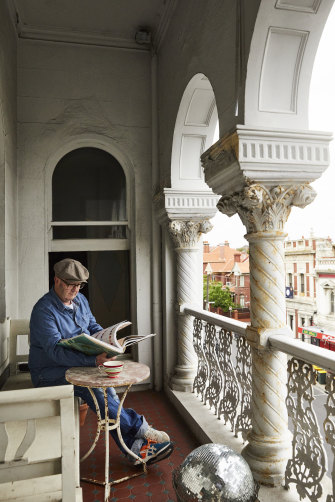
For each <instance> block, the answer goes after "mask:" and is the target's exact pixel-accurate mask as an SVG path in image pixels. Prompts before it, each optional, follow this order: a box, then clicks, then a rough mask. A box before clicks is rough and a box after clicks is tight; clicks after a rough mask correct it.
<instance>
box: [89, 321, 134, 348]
mask: <svg viewBox="0 0 335 502" xmlns="http://www.w3.org/2000/svg"><path fill="white" fill-rule="evenodd" d="M130 324H131V322H130V321H121V322H118V323H117V324H113V326H110V327H108V328H105V329H102V330H101V331H98V332H97V333H94V334H93V335H92V336H93V337H94V338H96V339H97V340H102V341H104V342H106V343H109V344H110V345H113V346H114V347H118V348H119V349H121V348H122V345H121V344H120V341H119V340H117V338H116V336H117V332H118V331H119V330H120V329H123V328H125V327H126V326H129V325H130Z"/></svg>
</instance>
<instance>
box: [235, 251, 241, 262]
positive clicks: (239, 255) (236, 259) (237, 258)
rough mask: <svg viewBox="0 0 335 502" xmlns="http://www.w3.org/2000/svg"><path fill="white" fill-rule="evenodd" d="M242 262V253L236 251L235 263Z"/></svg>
mask: <svg viewBox="0 0 335 502" xmlns="http://www.w3.org/2000/svg"><path fill="white" fill-rule="evenodd" d="M240 262H241V253H234V263H240Z"/></svg>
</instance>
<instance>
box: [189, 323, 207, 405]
mask: <svg viewBox="0 0 335 502" xmlns="http://www.w3.org/2000/svg"><path fill="white" fill-rule="evenodd" d="M202 328H203V326H202V321H201V320H200V319H196V318H195V319H194V321H193V347H194V350H195V353H196V355H197V357H198V368H197V374H196V376H195V379H194V382H193V392H195V393H196V394H197V395H198V396H199V395H201V401H204V399H205V390H206V383H207V380H208V373H209V370H208V363H207V360H206V357H205V354H204V349H203V329H202Z"/></svg>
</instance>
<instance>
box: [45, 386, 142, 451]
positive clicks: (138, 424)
mask: <svg viewBox="0 0 335 502" xmlns="http://www.w3.org/2000/svg"><path fill="white" fill-rule="evenodd" d="M50 385H52V386H55V385H69V382H67V381H66V380H65V378H60V379H58V380H56V381H55V380H54V381H53V382H52V384H51V383H50V382H49V381H47V380H44V379H40V380H39V382H38V384H37V387H49V386H50ZM73 387H74V395H75V396H77V397H81V398H82V399H83V400H84V401H85V402H86V403H87V404H88V406H89V407H90V408H91V410H93V411H94V413H96V408H95V404H94V401H93V398H92V396H91V393H90V391H89V390H88V389H87V388H86V387H79V386H77V385H74V386H73ZM92 390H93V392H94V394H95V397H96V399H97V402H98V405H99V409H100V413H101V417H102V418H104V417H105V401H104V395H103V391H102V389H92ZM107 400H108V410H109V418H114V419H115V418H116V415H117V410H118V407H119V402H120V401H119V398H118V396H117V394H116V392H115V390H114V389H113V388H112V387H108V389H107ZM147 429H148V423H147V421H146V419H145V417H144V416H143V415H139V414H138V413H136V411H135V410H133V409H131V408H122V411H121V415H120V430H121V435H122V438H123V440H124V442H125V444H126V445H127V447H128V448H129V449H130V450H131V451H132V452H134V453H135V454H136V455H138V454H139V452H140V449H141V447H142V445H143V443H144V439H143V437H144V434H145V432H146V430H147ZM110 434H111V436H112V437H113V439H114V441H115V442H116V444H117V445H118V447H119V448H120V450H121V451H122V452H123V453H125V454H126V452H125V450H124V449H123V448H122V446H121V444H120V441H119V438H118V435H117V432H116V430H113V431H110ZM128 458H129V460H134V459H133V457H131V455H128Z"/></svg>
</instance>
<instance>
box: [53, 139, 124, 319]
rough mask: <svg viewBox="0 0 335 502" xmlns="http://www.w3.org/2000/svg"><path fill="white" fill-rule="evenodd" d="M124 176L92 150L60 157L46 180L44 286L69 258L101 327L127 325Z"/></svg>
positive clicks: (102, 153) (110, 160) (111, 161)
mask: <svg viewBox="0 0 335 502" xmlns="http://www.w3.org/2000/svg"><path fill="white" fill-rule="evenodd" d="M126 188H127V187H126V177H125V173H124V171H123V169H122V167H121V165H120V163H119V162H118V161H117V159H116V158H115V157H113V156H112V155H111V154H109V153H107V152H106V151H104V150H101V149H98V148H92V147H83V148H77V149H75V150H72V151H70V152H68V153H67V154H66V155H64V156H63V157H62V158H61V159H60V160H59V162H58V163H57V165H56V167H55V170H54V172H53V175H52V204H51V205H52V220H51V223H50V232H49V249H50V252H49V281H50V284H49V285H50V287H51V286H52V284H53V275H54V274H53V265H54V264H55V263H56V262H57V261H59V260H61V259H63V258H65V257H72V258H74V259H77V260H79V261H80V262H82V263H83V264H84V265H85V266H86V267H87V268H88V270H89V271H90V279H89V282H88V285H87V287H85V288H84V289H83V291H82V293H83V294H85V295H86V296H87V297H88V299H89V301H90V305H91V308H92V311H93V313H94V315H95V317H96V318H97V320H98V322H99V323H100V324H101V325H102V326H108V325H111V324H114V323H116V322H118V321H120V320H122V319H130V315H131V314H130V298H131V291H130V284H131V281H130V265H129V262H130V259H129V240H128V217H127V196H126V194H127V189H126Z"/></svg>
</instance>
